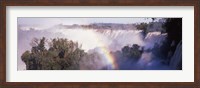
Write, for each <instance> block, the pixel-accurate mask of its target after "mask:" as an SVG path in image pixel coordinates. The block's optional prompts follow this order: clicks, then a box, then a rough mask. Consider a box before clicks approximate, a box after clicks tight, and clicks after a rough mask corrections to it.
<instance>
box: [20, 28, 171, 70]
mask: <svg viewBox="0 0 200 88" xmlns="http://www.w3.org/2000/svg"><path fill="white" fill-rule="evenodd" d="M141 32H142V31H138V30H96V29H53V30H52V29H51V30H48V29H47V30H37V31H31V30H26V31H22V32H19V34H18V70H22V69H24V68H25V64H24V63H23V62H22V61H21V58H20V56H21V55H22V53H23V52H25V51H26V50H30V49H31V46H30V42H31V39H32V38H34V37H36V38H42V37H46V38H47V39H52V38H68V39H69V40H73V41H75V42H78V43H79V44H80V45H81V46H82V49H84V50H85V51H86V52H87V51H88V50H93V49H95V48H97V47H101V46H106V47H108V48H109V50H111V51H116V50H121V48H122V47H124V46H126V45H129V46H131V45H132V44H138V45H139V46H143V47H144V48H145V49H151V48H153V46H154V44H155V43H158V44H162V42H163V41H164V40H165V38H166V37H167V35H166V34H161V33H160V32H151V33H148V34H147V35H146V37H145V38H144V39H143V36H142V34H141ZM20 33H21V34H20ZM145 55H146V54H145ZM145 59H148V60H149V58H145V57H144V58H143V60H145ZM148 60H145V61H148ZM145 63H146V62H145Z"/></svg>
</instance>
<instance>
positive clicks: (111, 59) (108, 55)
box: [94, 33, 118, 70]
mask: <svg viewBox="0 0 200 88" xmlns="http://www.w3.org/2000/svg"><path fill="white" fill-rule="evenodd" d="M94 35H95V37H96V39H97V41H98V43H99V44H100V46H101V47H100V52H102V53H103V57H104V58H105V59H106V61H107V63H108V64H110V65H111V68H109V69H113V70H114V69H118V66H117V63H116V61H115V58H114V56H113V55H112V54H111V53H110V51H109V49H108V47H107V44H104V43H103V42H102V41H101V40H100V39H99V37H98V36H97V34H96V33H94Z"/></svg>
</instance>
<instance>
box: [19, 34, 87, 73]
mask: <svg viewBox="0 0 200 88" xmlns="http://www.w3.org/2000/svg"><path fill="white" fill-rule="evenodd" d="M46 42H47V41H46V39H45V38H44V37H43V38H42V39H36V38H34V39H33V40H32V43H31V45H32V49H31V52H30V51H26V52H24V53H23V54H22V56H21V58H22V61H24V62H25V64H26V69H27V70H50V69H51V70H64V69H79V61H80V59H81V57H83V56H84V55H85V52H84V51H83V50H81V49H80V47H79V46H78V43H76V42H73V41H71V40H67V39H63V38H58V39H52V40H51V41H50V42H49V49H47V48H46V47H45V43H46Z"/></svg>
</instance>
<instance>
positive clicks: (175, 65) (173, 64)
mask: <svg viewBox="0 0 200 88" xmlns="http://www.w3.org/2000/svg"><path fill="white" fill-rule="evenodd" d="M181 62H182V41H180V42H179V44H178V45H177V47H176V50H175V52H174V55H173V56H172V57H171V60H170V64H169V66H170V68H171V69H174V70H176V69H180V68H182V66H181Z"/></svg>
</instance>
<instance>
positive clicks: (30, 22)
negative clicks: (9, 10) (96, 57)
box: [18, 17, 152, 28]
mask: <svg viewBox="0 0 200 88" xmlns="http://www.w3.org/2000/svg"><path fill="white" fill-rule="evenodd" d="M151 21H152V19H151V18H130V17H126V18H125V17H123V18H119V17H118V18H110V17H109V18H105V17H103V18H99V17H98V18H97V17H96V18H85V17H84V18H72V17H70V18H58V17H56V18H48V17H40V18H39V17H20V18H18V25H21V26H28V27H43V28H48V27H52V26H54V25H57V24H64V25H72V24H90V23H123V24H130V23H141V22H147V23H148V22H151Z"/></svg>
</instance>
